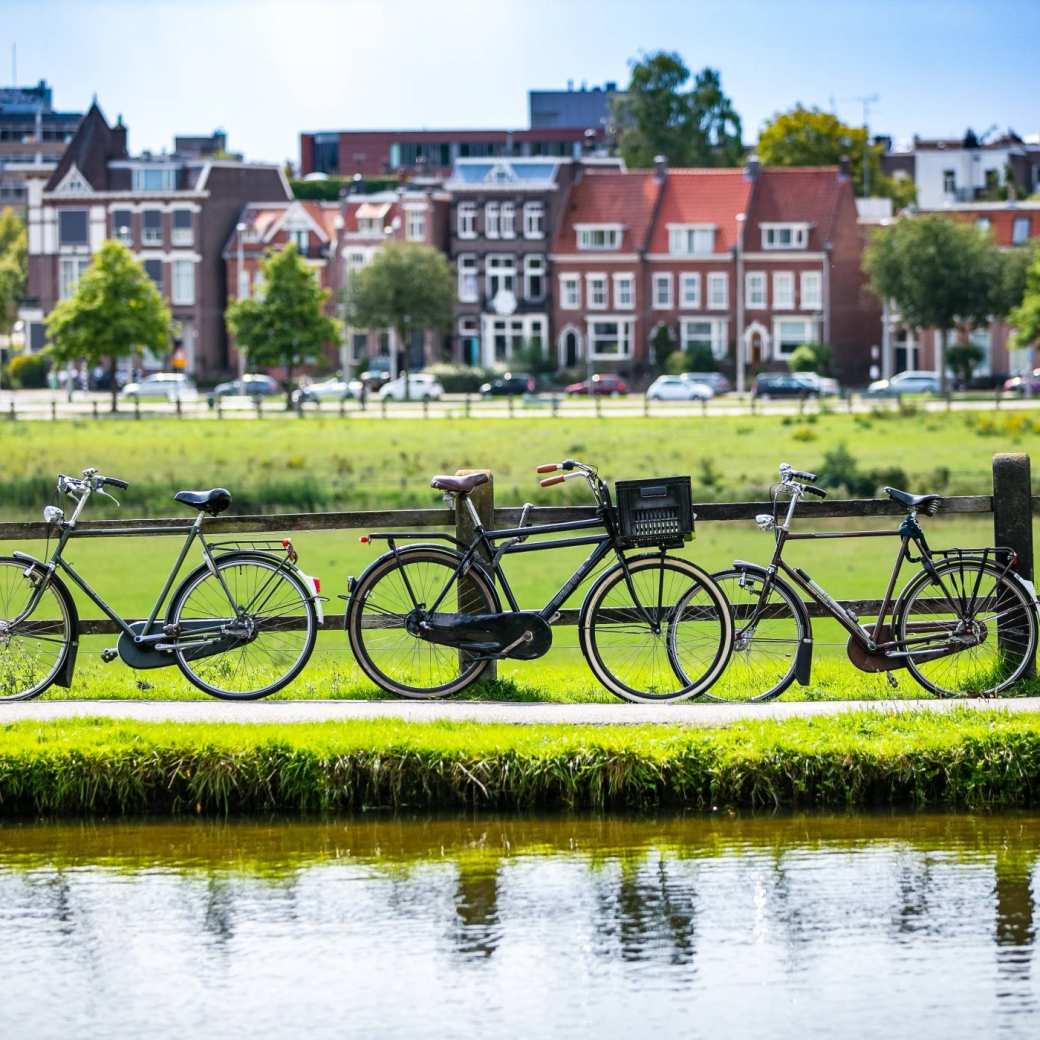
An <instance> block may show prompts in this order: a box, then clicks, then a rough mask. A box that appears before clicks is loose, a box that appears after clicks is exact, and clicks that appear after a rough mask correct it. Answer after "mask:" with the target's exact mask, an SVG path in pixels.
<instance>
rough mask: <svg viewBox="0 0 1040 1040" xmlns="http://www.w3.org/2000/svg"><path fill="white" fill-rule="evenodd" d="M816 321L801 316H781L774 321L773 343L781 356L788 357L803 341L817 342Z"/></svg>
mask: <svg viewBox="0 0 1040 1040" xmlns="http://www.w3.org/2000/svg"><path fill="white" fill-rule="evenodd" d="M814 328H815V323H814V322H811V321H807V320H804V319H799V318H779V319H777V320H776V321H775V322H773V343H774V344H775V345H776V352H777V354H778V355H779V356H781V357H788V356H789V355H791V354H792V353H793V352H794V351H795V350H796V349H797V348H798V347H800V346H801V345H802V344H803V343H814V342H816V336H815V334H814Z"/></svg>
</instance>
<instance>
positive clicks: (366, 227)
mask: <svg viewBox="0 0 1040 1040" xmlns="http://www.w3.org/2000/svg"><path fill="white" fill-rule="evenodd" d="M357 227H358V234H359V235H364V236H367V237H368V238H382V235H383V220H382V217H358V222H357Z"/></svg>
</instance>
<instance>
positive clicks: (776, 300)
mask: <svg viewBox="0 0 1040 1040" xmlns="http://www.w3.org/2000/svg"><path fill="white" fill-rule="evenodd" d="M773 309H774V310H778V311H793V310H794V274H793V273H792V272H791V271H774V272H773Z"/></svg>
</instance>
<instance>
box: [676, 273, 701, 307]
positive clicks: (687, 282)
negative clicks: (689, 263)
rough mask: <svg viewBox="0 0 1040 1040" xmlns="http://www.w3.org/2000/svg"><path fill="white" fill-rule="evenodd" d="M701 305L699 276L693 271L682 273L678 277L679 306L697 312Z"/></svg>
mask: <svg viewBox="0 0 1040 1040" xmlns="http://www.w3.org/2000/svg"><path fill="white" fill-rule="evenodd" d="M700 305H701V276H700V275H699V274H697V273H696V272H695V271H683V273H682V274H681V275H679V306H680V307H682V308H684V309H687V310H699V309H700Z"/></svg>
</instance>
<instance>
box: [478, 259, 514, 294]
mask: <svg viewBox="0 0 1040 1040" xmlns="http://www.w3.org/2000/svg"><path fill="white" fill-rule="evenodd" d="M485 278H486V280H487V294H488V298H489V299H491V300H493V299H494V298H495V297H496V296H497V295H498V294H499V293H500V292H511V293H515V292H516V257H514V256H512V255H511V254H509V253H489V254H488V255H487V258H486V260H485Z"/></svg>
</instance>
